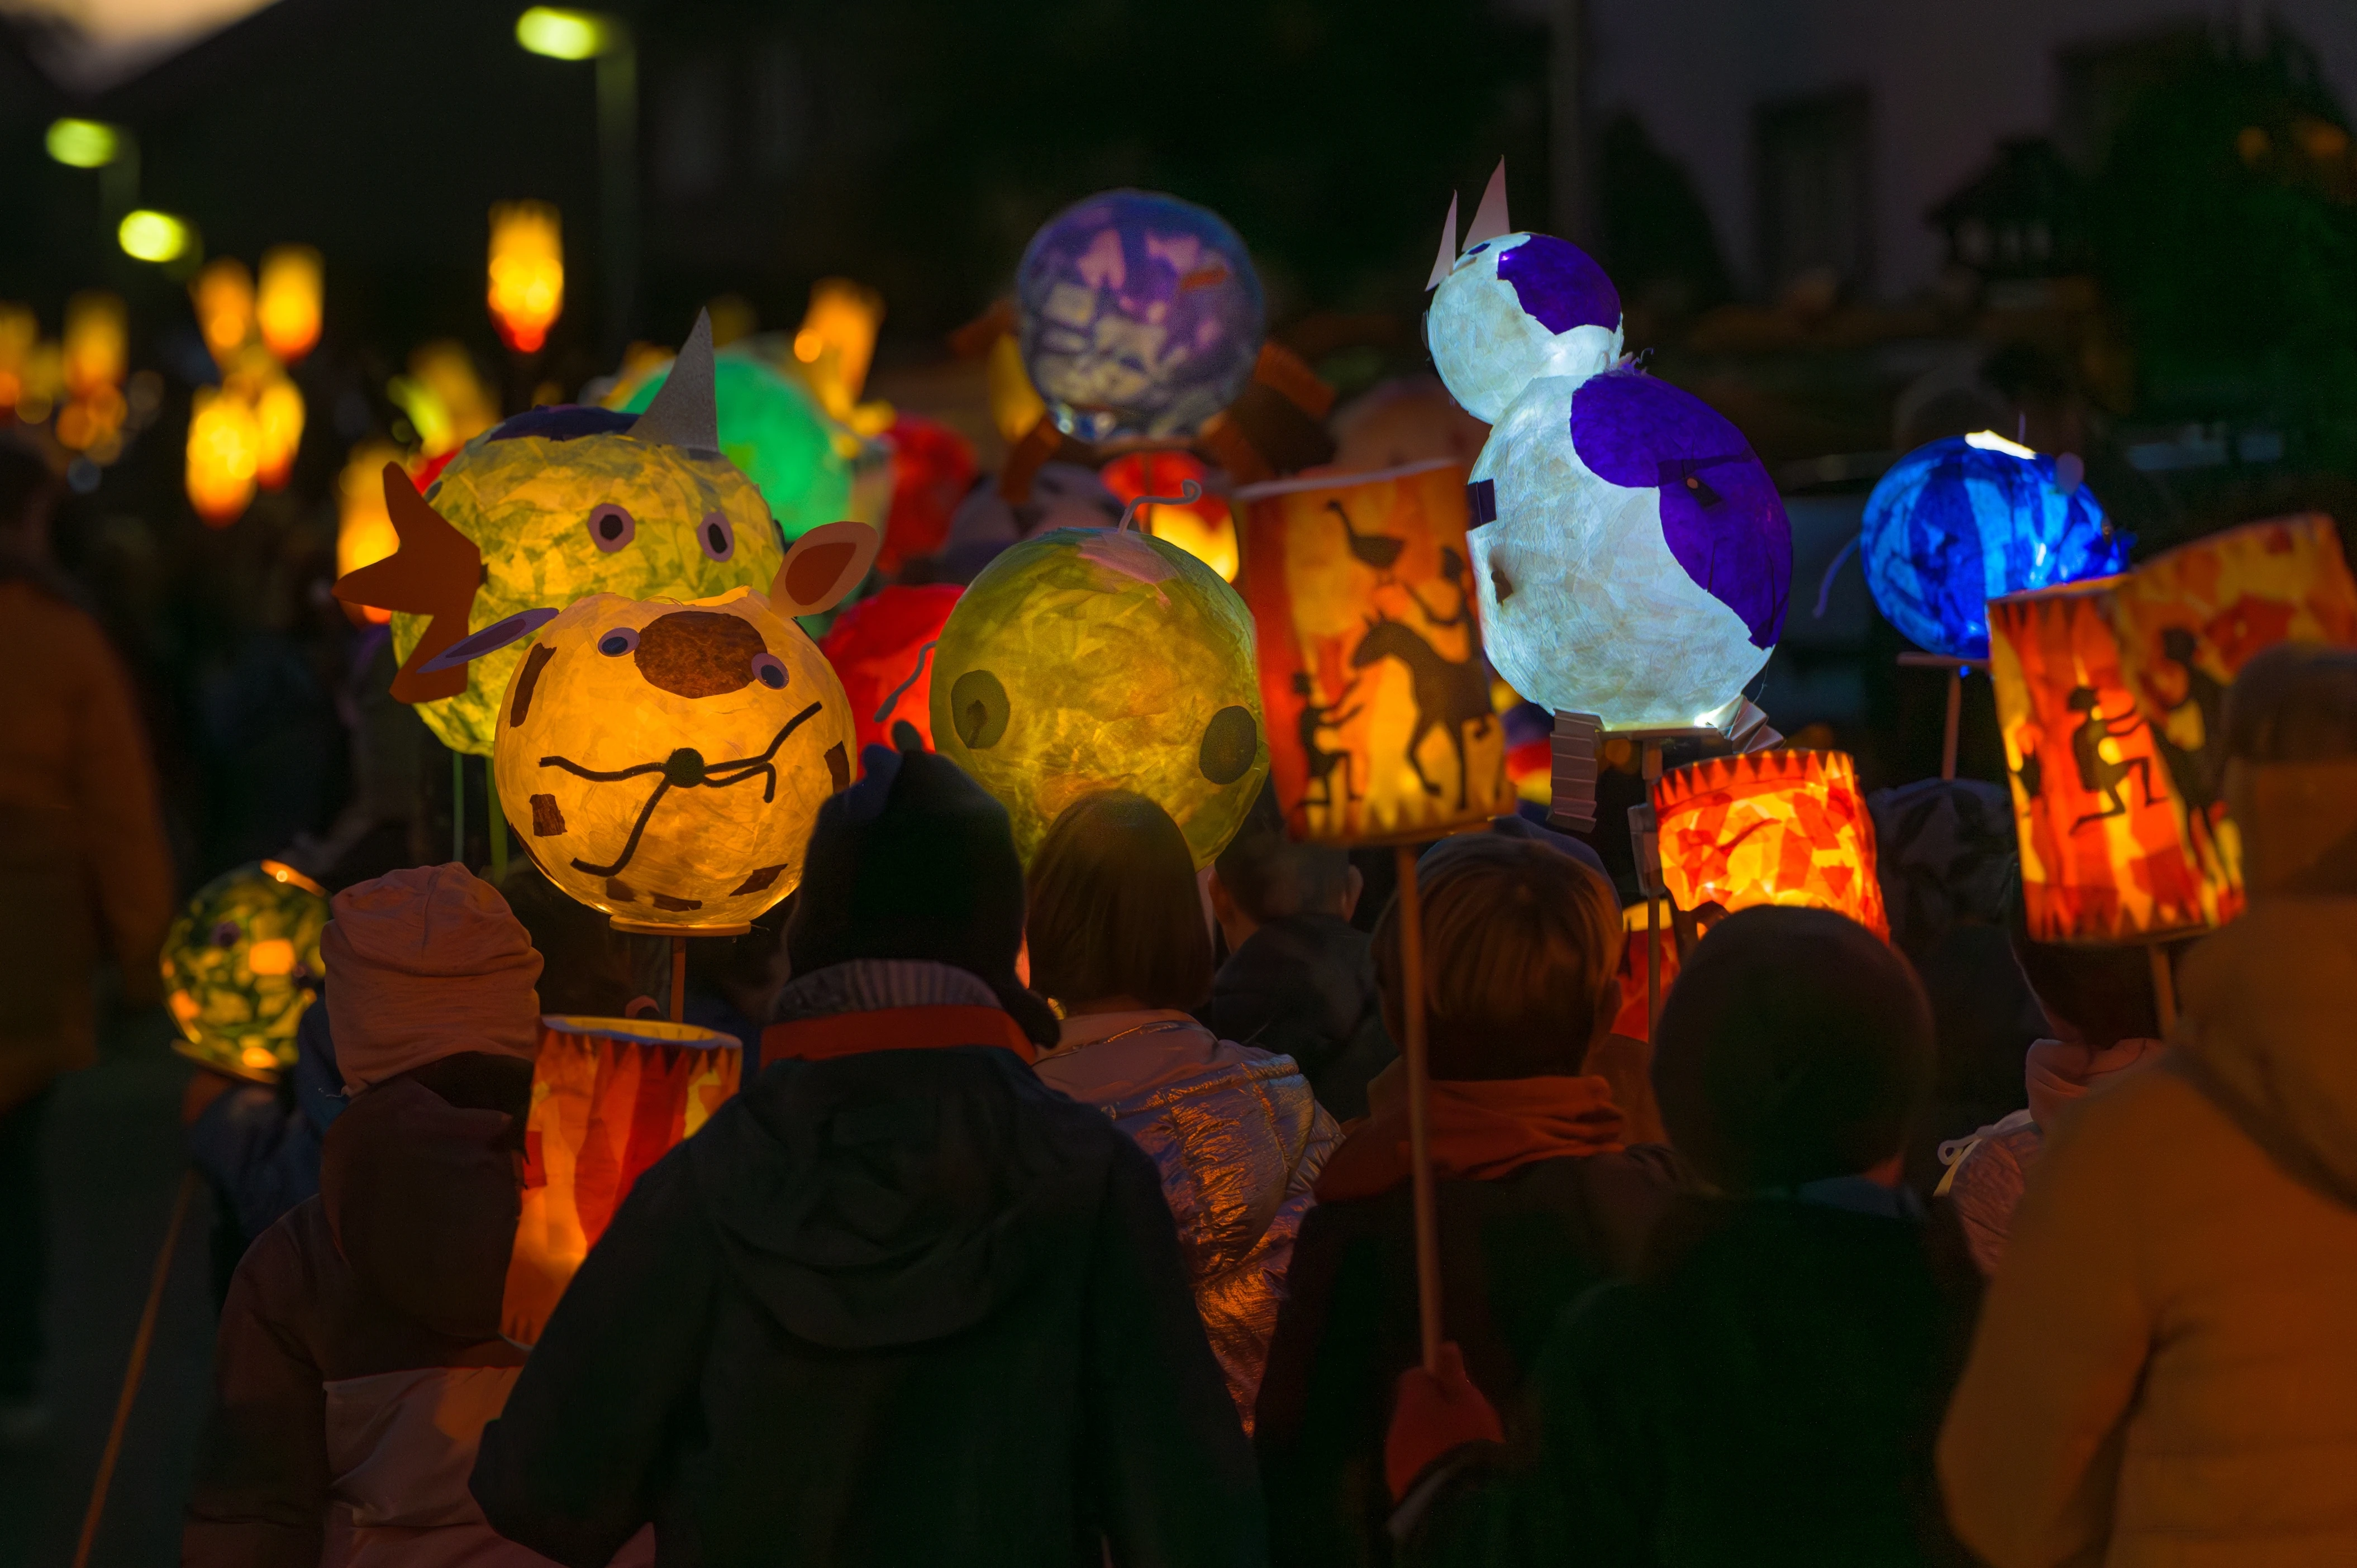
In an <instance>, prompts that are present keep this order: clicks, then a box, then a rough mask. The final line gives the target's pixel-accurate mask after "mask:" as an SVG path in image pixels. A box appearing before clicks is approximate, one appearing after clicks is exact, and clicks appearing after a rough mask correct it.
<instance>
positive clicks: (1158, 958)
mask: <svg viewBox="0 0 2357 1568" xmlns="http://www.w3.org/2000/svg"><path fill="white" fill-rule="evenodd" d="M1028 885H1029V893H1030V914H1029V917H1028V919H1027V920H1026V922H1025V932H1026V934H1027V936H1028V939H1029V940H1030V944H1031V989H1032V990H1034V991H1036V992H1039V993H1040V994H1041V995H1044V996H1050V997H1053V998H1055V999H1056V1000H1057V1001H1059V1002H1060V1003H1063V1004H1065V1005H1067V1006H1071V1005H1075V1004H1083V1003H1092V1002H1098V1001H1102V1000H1103V999H1104V998H1106V997H1112V996H1128V997H1133V998H1135V1000H1136V1001H1137V1003H1138V1004H1139V1005H1141V1006H1145V1007H1178V1008H1187V1007H1192V1006H1194V1005H1196V1004H1198V1003H1200V1002H1201V1001H1202V1000H1203V998H1204V997H1205V996H1206V995H1208V994H1209V993H1210V992H1211V931H1210V929H1209V928H1208V927H1207V925H1206V923H1205V919H1204V914H1203V900H1202V896H1201V894H1200V891H1199V890H1198V889H1197V886H1196V883H1195V859H1194V856H1193V854H1190V853H1189V850H1188V848H1187V838H1186V835H1185V834H1183V833H1181V832H1179V824H1178V823H1177V822H1172V821H1171V820H1170V813H1169V812H1168V811H1164V810H1163V809H1162V808H1161V807H1159V806H1157V805H1156V804H1155V803H1154V802H1153V801H1151V800H1147V799H1146V797H1145V796H1143V795H1135V794H1132V793H1131V792H1130V791H1128V790H1126V789H1108V790H1105V791H1103V793H1101V794H1095V795H1090V796H1088V797H1086V798H1084V799H1082V800H1075V801H1074V802H1072V804H1071V805H1070V806H1067V807H1065V808H1064V811H1063V814H1062V815H1061V816H1059V817H1058V818H1057V819H1056V821H1055V822H1054V823H1053V825H1051V826H1050V827H1049V829H1048V836H1047V837H1046V838H1045V839H1043V840H1041V841H1040V844H1039V854H1037V855H1035V856H1034V857H1033V858H1032V862H1031V873H1030V876H1029V878H1028Z"/></svg>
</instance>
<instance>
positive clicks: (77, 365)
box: [57, 293, 129, 462]
mask: <svg viewBox="0 0 2357 1568" xmlns="http://www.w3.org/2000/svg"><path fill="white" fill-rule="evenodd" d="M127 361H128V331H127V328H126V326H125V317H124V309H123V301H122V300H120V299H118V298H117V297H115V296H114V295H111V294H102V293H85V294H78V295H74V296H73V297H72V298H71V299H70V300H68V301H67V302H66V336H65V349H64V353H63V357H62V360H61V361H60V371H61V373H62V376H63V380H64V382H65V391H66V392H67V395H68V401H67V403H66V404H65V406H63V407H62V408H60V409H59V410H58V423H57V437H58V445H59V446H63V447H65V448H66V449H67V450H68V451H71V452H89V453H90V454H91V456H93V457H96V458H98V459H99V460H100V461H102V462H103V461H107V460H109V459H110V458H111V457H112V456H113V454H114V453H115V452H117V451H119V450H120V447H119V445H118V437H119V436H120V435H121V434H122V431H123V420H124V414H125V413H128V412H129V405H128V404H127V403H125V402H124V396H123V391H122V386H123V375H124V370H125V368H126V366H127Z"/></svg>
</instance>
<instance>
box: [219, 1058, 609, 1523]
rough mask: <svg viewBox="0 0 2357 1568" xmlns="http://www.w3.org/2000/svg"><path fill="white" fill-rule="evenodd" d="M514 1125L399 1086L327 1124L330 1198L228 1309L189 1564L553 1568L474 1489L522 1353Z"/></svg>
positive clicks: (260, 1263) (234, 1285) (325, 1164)
mask: <svg viewBox="0 0 2357 1568" xmlns="http://www.w3.org/2000/svg"><path fill="white" fill-rule="evenodd" d="M510 1124H511V1119H510V1118H509V1117H508V1116H507V1115H506V1114H505V1113H503V1112H497V1111H482V1110H471V1109H466V1108H463V1107H460V1106H457V1105H453V1104H451V1103H450V1102H448V1101H446V1100H444V1099H442V1098H441V1097H440V1096H439V1095H437V1094H436V1093H435V1092H434V1091H433V1090H429V1089H427V1088H425V1086H423V1085H422V1084H420V1083H418V1082H416V1081H414V1079H404V1078H396V1079H392V1080H391V1081H389V1082H386V1083H384V1084H382V1085H381V1086H379V1087H378V1088H375V1089H372V1090H369V1091H368V1092H367V1093H365V1094H362V1095H360V1096H358V1097H356V1098H355V1099H354V1100H353V1101H352V1102H351V1104H350V1108H349V1109H348V1110H346V1111H345V1112H343V1113H342V1114H341V1115H339V1117H338V1118H337V1119H336V1121H335V1122H334V1124H333V1125H332V1126H330V1127H329V1128H328V1133H327V1137H326V1139H325V1144H324V1151H323V1155H322V1161H321V1173H320V1187H321V1190H320V1192H319V1194H318V1196H317V1197H310V1198H307V1199H306V1200H304V1201H303V1202H302V1203H300V1204H298V1205H296V1207H295V1208H293V1209H292V1210H291V1211H289V1212H288V1213H287V1214H286V1215H285V1218H283V1219H280V1220H279V1221H278V1222H277V1223H276V1224H274V1225H273V1226H271V1228H270V1229H269V1230H265V1231H264V1233H263V1234H262V1236H261V1237H260V1238H259V1239H258V1240H256V1241H255V1242H254V1243H253V1247H252V1248H251V1249H249V1250H248V1251H247V1253H246V1255H245V1258H244V1260H243V1261H242V1262H240V1263H239V1265H238V1269H237V1273H236V1275H235V1277H234V1278H233V1279H232V1281H231V1284H230V1293H229V1300H228V1302H227V1304H226V1305H224V1306H223V1308H222V1310H221V1333H220V1339H219V1343H218V1346H217V1348H216V1350H215V1354H214V1376H215V1379H216V1383H217V1391H218V1397H217V1400H216V1403H215V1407H214V1413H213V1418H212V1425H211V1430H210V1434H209V1435H208V1439H207V1441H206V1443H205V1444H204V1448H203V1450H202V1453H201V1454H200V1455H199V1464H198V1473H197V1478H196V1482H195V1485H194V1487H193V1488H192V1490H191V1493H190V1496H189V1499H188V1518H187V1523H186V1525H185V1527H184V1529H183V1531H182V1537H181V1561H182V1563H184V1564H187V1565H188V1568H281V1565H284V1568H297V1565H299V1568H316V1565H318V1564H321V1563H326V1564H328V1565H330V1568H458V1565H461V1564H463V1565H464V1568H545V1564H546V1560H545V1559H544V1558H542V1557H540V1556H538V1555H537V1554H535V1553H533V1552H528V1551H526V1550H524V1549H523V1548H522V1547H520V1546H517V1545H515V1544H513V1543H512V1542H510V1541H502V1540H500V1538H499V1537H498V1536H497V1535H495V1534H494V1533H492V1531H491V1530H490V1526H488V1525H487V1524H485V1523H484V1521H483V1516H482V1512H481V1510H480V1509H478V1508H477V1507H476V1506H475V1502H474V1499H473V1498H471V1497H470V1496H468V1491H467V1474H468V1469H469V1468H470V1466H472V1464H473V1462H474V1451H475V1440H476V1434H478V1433H479V1431H480V1430H481V1428H482V1425H483V1423H484V1422H485V1421H486V1420H487V1419H489V1418H490V1416H492V1415H494V1414H496V1413H497V1412H498V1411H499V1409H500V1403H501V1402H502V1401H504V1400H505V1399H506V1397H507V1394H508V1391H509V1388H510V1387H511V1385H512V1384H513V1382H514V1381H515V1377H516V1372H517V1369H518V1368H519V1367H520V1366H521V1365H522V1362H523V1359H524V1355H523V1351H522V1349H521V1348H518V1347H516V1346H515V1345H512V1344H511V1343H510V1342H509V1341H507V1340H506V1339H503V1338H501V1337H500V1332H499V1324H500V1293H501V1291H502V1289H503V1287H504V1285H505V1283H506V1279H507V1267H508V1252H509V1249H510V1248H511V1245H512V1244H513V1240H514V1235H515V1225H516V1212H517V1205H518V1188H517V1179H516V1165H515V1155H514V1154H513V1152H512V1144H513V1139H512V1137H511V1132H510ZM619 1544H620V1543H619V1542H618V1543H617V1545H618V1546H619ZM613 1555H614V1554H613V1553H612V1552H608V1558H610V1557H612V1556H613ZM643 1556H644V1553H643V1552H642V1551H641V1552H638V1553H636V1554H635V1555H634V1558H633V1560H643ZM600 1561H601V1562H602V1561H604V1560H603V1559H601V1560H600Z"/></svg>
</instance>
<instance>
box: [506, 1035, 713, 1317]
mask: <svg viewBox="0 0 2357 1568" xmlns="http://www.w3.org/2000/svg"><path fill="white" fill-rule="evenodd" d="M743 1055H744V1053H743V1051H742V1049H741V1048H740V1047H739V1045H738V1042H737V1039H736V1038H735V1036H729V1035H722V1034H716V1033H715V1032H714V1031H712V1030H710V1029H699V1028H696V1027H694V1026H692V1025H687V1024H671V1023H664V1022H662V1021H660V1020H657V1019H652V1018H554V1017H553V1018H547V1019H544V1020H543V1021H542V1031H541V1044H540V1057H539V1059H538V1060H537V1061H536V1062H535V1063H534V1064H533V1071H532V1111H531V1114H530V1118H529V1120H528V1121H527V1122H525V1125H524V1175H523V1210H522V1215H521V1216H520V1217H519V1219H517V1222H516V1236H515V1251H513V1252H512V1253H511V1255H510V1257H509V1261H508V1283H507V1295H506V1299H505V1302H504V1304H503V1305H502V1306H501V1308H500V1332H501V1333H502V1334H504V1335H506V1336H507V1337H509V1338H511V1339H513V1340H515V1341H517V1342H518V1343H520V1344H524V1345H531V1344H533V1343H536V1342H537V1341H538V1340H539V1338H540V1335H541V1330H542V1329H543V1328H544V1327H545V1326H546V1325H547V1323H548V1315H549V1314H550V1313H552V1312H554V1311H555V1310H556V1303H557V1299H558V1298H559V1297H560V1296H562V1295H563V1294H565V1286H566V1285H568V1284H570V1283H573V1275H574V1273H575V1271H576V1270H577V1269H579V1268H580V1267H581V1260H582V1259H584V1258H586V1257H587V1256H588V1255H589V1249H590V1248H591V1247H593V1246H595V1245H597V1238H598V1237H600V1236H602V1235H604V1234H605V1233H606V1226H607V1224H608V1221H610V1220H611V1219H613V1217H614V1211H615V1210H616V1209H617V1208H620V1207H621V1204H622V1200H623V1199H624V1198H625V1197H629V1196H630V1188H631V1187H632V1186H633V1185H634V1184H635V1183H636V1182H637V1181H638V1179H639V1177H640V1175H641V1174H642V1173H643V1172H644V1171H645V1170H646V1169H647V1167H648V1166H650V1165H653V1164H654V1163H655V1162H656V1161H657V1160H659V1159H661V1158H662V1156H663V1155H666V1154H669V1153H670V1152H671V1151H672V1149H673V1147H674V1146H676V1145H677V1144H679V1142H680V1140H682V1139H683V1138H687V1137H692V1136H694V1133H695V1132H696V1130H697V1129H698V1128H700V1127H702V1126H703V1125H704V1123H705V1121H706V1120H707V1119H708V1118H709V1117H710V1116H711V1115H712V1113H713V1112H715V1111H716V1110H718V1109H719V1108H720V1105H721V1102H722V1101H725V1100H726V1099H727V1098H728V1097H729V1096H730V1095H732V1094H734V1093H736V1092H737V1079H738V1075H739V1073H740V1072H741V1070H742V1068H741V1061H742V1058H743Z"/></svg>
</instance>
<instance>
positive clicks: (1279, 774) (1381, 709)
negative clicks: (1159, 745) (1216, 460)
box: [1236, 460, 1514, 843]
mask: <svg viewBox="0 0 2357 1568" xmlns="http://www.w3.org/2000/svg"><path fill="white" fill-rule="evenodd" d="M1236 499H1237V501H1238V504H1240V505H1242V506H1243V507H1244V508H1245V509H1246V510H1245V529H1244V538H1245V550H1246V557H1245V559H1246V568H1247V569H1246V572H1245V575H1244V582H1245V587H1246V590H1247V594H1248V596H1249V597H1248V602H1249V603H1250V605H1251V607H1252V612H1253V620H1254V625H1255V626H1256V628H1258V635H1259V655H1260V658H1259V663H1260V675H1261V706H1262V711H1263V712H1264V713H1265V714H1269V715H1270V717H1271V722H1272V724H1273V725H1274V726H1275V727H1274V728H1273V729H1272V730H1271V732H1270V736H1269V761H1270V771H1271V776H1272V777H1273V778H1274V779H1275V784H1276V796H1277V800H1278V803H1279V804H1280V805H1281V806H1282V807H1283V809H1284V811H1285V813H1286V822H1287V825H1288V826H1289V827H1290V829H1291V831H1292V832H1293V833H1294V835H1295V836H1296V837H1297V838H1300V839H1303V840H1305V841H1308V842H1311V843H1398V842H1401V841H1405V840H1415V841H1421V840H1426V839H1431V838H1435V837H1437V836H1438V835H1439V834H1442V833H1445V832H1448V831H1449V830H1451V829H1452V828H1457V827H1461V826H1468V825H1471V824H1474V823H1479V822H1486V821H1488V820H1489V819H1490V818H1491V817H1493V816H1495V815H1497V814H1498V813H1499V812H1501V811H1511V810H1512V808H1513V800H1514V796H1513V791H1512V788H1511V787H1510V786H1509V785H1508V783H1507V781H1506V771H1505V754H1506V739H1505V729H1504V726H1503V725H1502V724H1501V722H1500V719H1499V716H1498V714H1496V712H1495V711H1494V707H1493V704H1492V703H1491V693H1490V672H1489V670H1488V668H1487V666H1486V665H1484V663H1483V662H1482V659H1481V641H1480V628H1479V627H1478V626H1477V625H1476V624H1475V621H1474V609H1473V606H1474V595H1473V585H1472V569H1471V566H1470V565H1469V563H1468V561H1467V559H1466V550H1465V471H1464V470H1463V469H1462V468H1459V467H1457V466H1456V465H1455V464H1453V463H1450V462H1448V461H1445V460H1444V461H1438V462H1429V463H1419V464H1415V465H1413V466H1411V467H1405V468H1395V469H1392V470H1390V471H1388V472H1381V473H1373V474H1336V475H1331V476H1325V477H1304V478H1297V479H1286V480H1279V481H1276V482H1275V483H1271V484H1265V485H1255V486H1252V487H1250V488H1248V489H1243V490H1240V491H1238V492H1237V495H1236Z"/></svg>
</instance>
